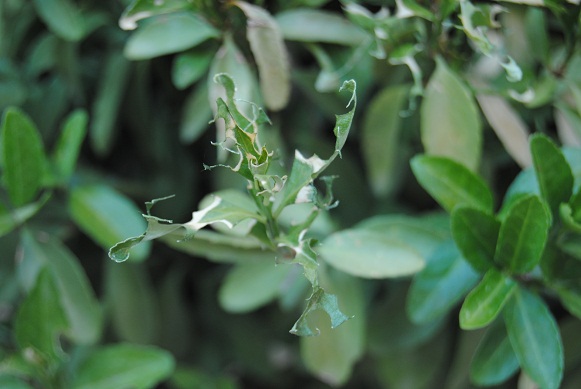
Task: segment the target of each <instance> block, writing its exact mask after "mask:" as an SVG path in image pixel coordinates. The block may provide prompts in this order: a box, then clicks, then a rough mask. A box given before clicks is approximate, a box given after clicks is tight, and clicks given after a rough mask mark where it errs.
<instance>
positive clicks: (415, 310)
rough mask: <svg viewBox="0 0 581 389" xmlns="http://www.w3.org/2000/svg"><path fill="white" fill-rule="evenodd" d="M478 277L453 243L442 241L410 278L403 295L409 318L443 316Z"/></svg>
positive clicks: (422, 319)
mask: <svg viewBox="0 0 581 389" xmlns="http://www.w3.org/2000/svg"><path fill="white" fill-rule="evenodd" d="M478 278H479V275H478V273H476V272H475V271H474V270H472V268H471V267H470V266H469V265H468V263H466V261H465V260H464V258H462V256H461V254H460V252H459V251H458V249H457V248H456V246H455V245H454V244H453V243H452V242H446V243H443V244H442V245H441V246H440V247H439V248H438V249H437V250H436V251H435V252H434V254H433V255H432V257H431V258H430V260H429V261H428V264H427V266H426V268H425V269H424V270H422V271H421V272H420V273H418V274H417V275H416V276H415V277H414V279H413V281H412V285H411V287H410V290H409V292H408V296H407V311H408V314H409V315H410V319H411V320H412V321H413V322H414V323H420V324H423V323H428V322H430V321H432V320H436V319H439V318H441V317H442V316H444V315H446V314H447V313H448V312H449V311H450V310H451V309H452V308H453V307H454V306H455V305H456V304H457V303H458V302H459V301H460V300H461V299H462V298H463V297H464V296H465V295H466V293H468V291H469V290H470V289H472V288H473V287H474V285H475V284H476V283H477V282H478Z"/></svg>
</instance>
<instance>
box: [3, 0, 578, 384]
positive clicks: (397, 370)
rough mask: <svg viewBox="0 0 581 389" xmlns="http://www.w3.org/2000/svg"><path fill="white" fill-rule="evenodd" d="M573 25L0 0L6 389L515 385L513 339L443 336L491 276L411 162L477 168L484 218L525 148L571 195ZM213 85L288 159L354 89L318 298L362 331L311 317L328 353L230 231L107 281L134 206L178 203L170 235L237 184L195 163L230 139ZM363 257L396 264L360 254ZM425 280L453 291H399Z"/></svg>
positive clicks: (348, 11)
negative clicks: (260, 114)
mask: <svg viewBox="0 0 581 389" xmlns="http://www.w3.org/2000/svg"><path fill="white" fill-rule="evenodd" d="M579 13H580V6H579V2H578V1H557V0H555V1H552V0H545V1H526V0H522V1H471V2H469V1H465V0H462V1H455V0H440V1H434V2H432V1H421V0H417V1H415V0H396V1H353V2H351V1H350V2H347V1H341V2H338V1H325V0H293V1H253V2H251V1H249V2H242V1H211V0H165V1H164V0H159V1H158V0H135V1H128V0H105V1H94V0H79V1H73V0H33V1H27V0H3V1H2V2H0V110H1V111H2V112H3V122H2V123H3V124H2V141H1V142H2V143H1V148H0V156H1V167H2V185H3V188H2V190H1V192H0V200H1V202H0V211H1V213H0V234H1V236H2V237H1V239H0V250H1V254H2V260H0V360H1V362H0V386H2V387H6V388H68V387H71V388H85V389H87V388H129V387H131V388H151V387H156V385H158V387H163V388H172V389H188V388H242V387H248V388H261V387H264V388H270V387H277V388H294V387H298V386H301V387H305V388H325V387H329V386H343V387H352V388H362V387H365V388H414V389H419V388H433V387H442V388H450V389H452V388H470V387H473V386H474V385H476V384H480V385H492V386H494V387H499V388H512V387H515V386H516V385H517V382H518V385H519V387H522V388H534V387H536V386H535V385H536V384H535V383H534V382H533V379H531V378H530V377H529V375H530V373H529V375H527V374H526V373H518V374H515V373H516V372H517V370H518V367H519V361H518V360H517V358H516V357H515V356H514V353H512V351H510V345H509V344H508V343H507V342H508V341H507V338H506V329H505V328H504V325H503V324H502V322H500V324H499V321H496V322H494V323H493V325H492V326H491V327H490V329H489V330H488V331H485V330H483V329H478V330H475V331H463V330H460V329H459V328H458V312H459V310H460V301H461V300H462V298H463V297H464V296H465V295H466V294H467V293H468V292H469V291H470V289H472V287H473V286H474V285H475V283H476V282H477V280H478V279H479V277H480V276H479V275H478V274H477V273H476V272H475V271H474V269H472V268H471V267H470V266H468V265H467V264H466V262H465V261H462V258H461V255H460V254H459V253H458V248H457V247H456V246H455V245H454V243H453V241H452V240H451V231H450V226H449V224H450V221H449V218H448V216H446V215H445V214H444V213H443V212H442V211H441V210H440V208H439V206H438V204H437V203H436V201H434V200H433V199H432V198H431V197H430V196H429V195H428V194H427V193H426V192H425V191H424V190H423V189H422V187H421V186H420V185H419V184H418V182H417V181H416V178H414V175H413V173H412V170H411V169H410V164H409V161H410V158H412V157H413V156H414V155H416V154H418V153H423V152H425V153H427V154H430V155H437V156H443V157H448V158H451V159H452V160H454V161H456V162H457V163H459V164H462V166H464V167H465V168H466V169H467V170H469V171H472V172H477V173H478V174H479V175H480V176H481V177H483V180H484V181H485V182H486V183H487V185H489V186H490V187H491V188H492V193H493V197H494V204H493V208H494V210H498V209H500V205H501V203H502V201H501V200H502V199H503V197H504V195H505V192H506V191H507V189H508V187H509V185H510V184H511V182H512V181H513V180H514V179H515V177H517V175H519V173H520V172H521V169H526V168H528V167H530V166H531V164H532V156H531V152H530V149H529V142H528V135H529V134H531V133H536V132H539V133H544V134H547V135H548V136H549V137H551V138H552V139H554V140H555V141H556V142H558V143H559V144H561V145H563V146H566V147H567V148H568V150H569V151H566V152H565V157H566V158H567V162H568V164H569V165H570V167H571V170H572V176H573V177H574V178H575V182H576V183H577V182H578V179H579V177H580V175H579V172H580V171H581V168H580V167H581V163H580V162H579V161H580V160H581V159H580V158H579V156H578V155H579V154H577V152H576V151H575V150H576V148H578V147H579V146H581V116H580V115H581V71H580V69H581V54H580V52H579V47H578V42H579V38H580V32H579V30H580V20H579ZM216 73H228V74H230V75H231V76H232V77H233V79H234V80H235V82H236V86H237V95H236V96H237V98H239V99H241V100H244V101H252V102H255V103H257V104H258V105H260V106H263V107H264V108H265V109H266V111H267V113H268V115H269V117H270V119H271V121H272V125H270V126H267V127H265V130H264V132H263V133H262V134H261V136H262V137H263V140H264V142H265V143H266V144H268V145H269V148H270V149H271V150H275V152H276V158H278V159H279V160H280V162H281V164H283V165H285V164H287V165H289V164H290V161H291V157H292V156H293V155H294V150H295V149H297V150H301V151H302V152H303V153H304V154H305V155H311V154H313V153H317V154H318V155H322V156H328V155H331V154H332V152H333V151H334V149H333V145H334V143H335V139H334V136H333V133H332V132H333V131H332V129H333V124H334V121H335V115H336V114H342V113H344V112H346V108H345V105H346V104H347V101H346V99H345V97H344V96H341V95H339V94H338V93H337V91H338V88H339V87H340V85H341V84H342V82H343V81H345V80H348V79H354V80H356V82H357V98H358V109H357V112H356V113H355V119H354V122H353V126H352V129H351V133H350V136H349V139H348V140H347V143H346V145H345V148H344V149H343V150H342V153H341V154H342V158H341V159H337V160H336V161H335V162H334V163H333V165H331V167H330V168H329V174H336V175H338V176H339V178H338V179H336V180H335V181H334V195H335V197H336V198H337V199H339V200H340V205H339V206H338V207H337V208H334V209H332V210H331V211H330V212H328V213H324V214H323V215H321V217H320V218H319V219H317V221H316V222H315V224H314V225H313V228H312V229H311V231H310V232H311V234H312V236H313V237H315V238H317V239H320V240H322V241H323V242H324V245H322V246H321V249H320V252H319V254H320V255H321V256H322V257H323V259H324V261H323V260H322V261H321V265H320V268H321V269H320V273H321V283H322V284H323V285H324V286H325V288H326V289H328V290H329V291H330V292H331V293H334V294H335V295H337V297H338V299H339V304H340V306H341V307H342V310H343V311H344V312H346V313H347V314H348V315H353V316H354V317H353V318H352V319H351V320H349V321H348V322H346V323H345V324H343V325H342V326H340V327H338V328H337V329H333V330H331V329H329V328H328V327H329V324H328V320H327V318H326V317H325V316H324V315H321V316H317V315H318V312H316V313H315V315H314V317H313V318H312V323H314V324H313V326H314V327H318V328H320V329H321V334H320V335H319V336H318V337H311V338H298V337H295V336H292V335H290V334H289V333H288V329H289V328H290V327H291V326H292V323H293V322H294V321H295V320H296V318H297V317H298V315H299V314H300V312H301V310H302V309H303V308H304V307H303V305H304V300H305V298H306V297H308V294H307V289H308V288H307V284H306V283H304V280H302V278H301V277H297V274H296V273H297V271H295V270H296V269H295V268H291V267H288V268H285V267H284V266H278V267H273V266H270V265H271V264H272V263H274V256H273V254H272V253H270V252H268V251H262V250H260V249H258V248H255V247H249V248H245V246H244V244H243V242H242V241H243V240H244V238H240V237H237V239H238V241H236V242H237V243H236V244H233V243H232V241H228V240H223V239H222V237H223V235H212V233H211V232H207V231H200V233H199V235H198V236H197V237H196V239H194V240H193V243H188V242H184V243H176V242H175V240H174V241H171V240H166V241H165V243H166V244H161V243H157V242H156V243H153V244H151V242H147V243H142V244H141V245H139V246H136V247H135V248H134V249H133V251H132V256H131V259H130V260H129V261H128V262H125V263H122V264H117V263H115V262H113V261H111V260H110V259H109V258H108V256H107V250H108V249H109V248H110V247H111V246H112V245H114V244H115V243H117V242H119V241H122V240H123V239H126V238H128V237H130V236H136V235H139V234H141V233H142V232H143V231H144V230H145V228H146V222H145V220H144V219H143V218H142V217H141V216H140V215H141V213H144V212H145V207H144V206H143V204H144V203H145V202H146V201H150V200H151V199H154V198H160V197H164V196H168V195H172V194H175V197H174V198H172V199H170V200H167V201H163V202H160V203H159V204H157V205H156V206H155V214H156V215H158V216H160V217H162V218H165V219H172V220H176V221H178V222H185V221H187V220H189V217H190V214H191V212H192V211H195V210H196V209H198V204H199V203H200V201H201V200H202V199H203V198H204V197H205V196H206V195H207V194H208V193H211V192H215V191H219V190H226V189H238V190H244V189H245V182H244V180H242V179H240V178H239V177H238V176H236V175H235V174H234V173H232V172H231V171H229V170H228V169H218V168H217V169H213V170H212V171H208V170H206V169H205V165H216V164H219V163H224V162H225V160H226V158H227V157H226V156H225V155H224V154H223V153H222V152H221V150H220V149H219V148H216V147H215V146H213V145H212V142H216V141H221V140H223V137H224V133H223V131H224V129H223V128H221V127H220V123H217V124H214V123H211V124H210V123H209V122H210V120H212V118H213V117H214V114H215V109H216V104H215V101H216V98H217V97H219V96H222V93H223V92H222V89H221V86H220V85H218V84H216V83H214V82H213V77H214V75H215V74H216ZM249 107H250V106H249ZM551 155H553V154H551ZM289 166H290V165H289ZM528 171H529V172H530V171H532V170H531V169H529V170H528ZM529 176H530V174H529ZM519 177H522V174H521V175H519ZM523 181H526V179H521V182H523ZM527 182H528V181H527ZM523 187H526V182H525V184H524V186H523V185H521V186H520V187H519V188H520V189H522V188H523ZM575 188H578V185H575ZM527 190H528V189H527ZM527 190H523V191H525V192H526V191H527ZM530 191H531V192H532V191H534V190H532V189H531V190H530ZM430 193H431V192H430ZM432 194H433V193H432ZM434 197H436V199H437V200H438V201H439V202H440V204H442V202H441V201H440V200H439V199H438V197H437V196H434ZM565 200H567V199H565ZM573 205H575V204H573ZM444 208H446V207H445V206H444ZM303 211H304V210H301V209H300V207H297V208H296V210H294V212H293V211H292V210H291V212H289V214H288V215H284V214H283V215H282V216H281V218H283V219H284V218H286V223H288V224H290V223H291V222H292V220H293V217H296V215H297V214H300V213H301V212H303ZM579 216H580V215H577V214H576V215H575V217H579ZM354 226H355V227H354ZM217 230H218V232H223V231H220V228H219V227H217ZM370 231H373V233H372V232H370ZM578 232H579V231H576V232H574V233H571V234H570V235H567V237H566V238H567V239H568V240H567V242H566V246H563V247H566V250H568V251H567V252H568V253H569V254H571V256H572V257H574V258H573V260H572V262H571V261H570V262H567V266H570V267H568V268H567V269H569V270H571V273H570V275H572V276H571V279H568V280H567V283H566V284H559V287H560V288H561V289H559V290H561V292H562V293H561V294H560V296H561V297H560V299H562V300H566V301H567V303H564V302H563V301H561V300H560V299H559V298H558V297H556V295H555V294H554V293H551V291H547V290H545V289H543V287H544V286H543V285H539V286H538V288H537V289H539V293H540V295H542V296H543V297H544V301H545V302H546V304H547V306H548V307H549V308H550V310H551V312H552V313H551V315H552V316H551V317H554V318H555V319H556V323H558V326H559V331H558V332H559V333H560V334H561V335H560V336H561V338H562V342H561V341H559V342H560V343H559V347H561V346H562V347H563V348H564V355H565V364H564V367H563V366H560V367H559V369H560V371H559V372H556V373H554V374H553V373H550V372H549V373H547V375H548V376H549V381H551V380H552V381H551V382H552V384H547V385H548V386H547V387H553V386H551V385H553V384H554V382H557V385H559V384H560V383H561V378H560V376H559V374H563V373H562V371H564V378H563V380H562V387H563V388H574V387H576V386H575V385H577V383H578V382H579V379H581V376H580V374H579V373H580V371H581V370H580V369H579V366H580V364H581V353H580V352H579V350H581V348H579V347H578V345H579V342H581V338H580V337H579V333H580V332H579V329H581V324H580V323H579V321H578V319H576V318H574V317H575V316H577V317H579V315H580V312H581V308H579V307H580V306H581V293H579V290H581V285H580V284H579V275H581V272H579V271H578V270H579V265H578V262H579V259H578V258H579V257H580V255H579V253H580V251H579V244H578ZM576 234H577V235H576ZM230 238H231V237H230ZM220 239H222V240H220ZM232 239H235V238H232ZM241 242H242V243H241ZM361 242H363V243H361ZM358 244H359V246H362V248H361V247H359V246H358ZM561 249H563V250H565V248H559V250H561ZM375 256H378V257H379V258H380V259H382V258H383V259H385V258H387V262H385V263H386V265H382V264H380V265H377V264H376V263H368V262H365V260H363V262H362V263H363V264H358V263H356V262H353V260H355V259H358V258H362V259H365V258H374V257H375ZM434 258H435V259H434ZM454 258H456V259H458V258H460V259H458V261H459V262H458V263H459V264H458V266H456V267H454V268H453V269H454V272H451V271H449V270H450V269H452V267H450V266H451V265H449V267H446V266H448V265H445V264H444V263H446V262H447V261H448V262H449V260H450V261H455V260H456V259H454ZM398 261H399V262H398ZM354 263H355V264H354ZM426 263H427V264H428V265H429V264H440V265H441V266H443V268H442V269H443V270H441V271H440V270H438V268H436V269H434V265H432V267H431V270H430V271H432V273H426V272H423V273H418V274H424V275H423V276H421V277H423V278H421V277H420V279H421V280H424V281H414V282H416V283H417V284H421V282H424V284H421V285H424V286H425V283H426V281H425V279H426V278H429V277H435V280H436V284H437V283H438V281H440V280H445V282H444V281H442V283H441V285H444V286H445V287H441V288H439V289H438V288H436V287H435V286H434V285H432V286H431V287H430V286H427V288H428V290H427V291H425V290H424V292H425V294H424V295H422V293H424V292H421V291H420V292H418V291H417V289H418V288H419V286H414V285H413V284H412V279H413V277H412V275H413V274H414V273H417V272H419V271H420V270H422V269H424V268H425V269H428V268H430V267H429V266H427V267H426ZM454 263H456V262H454ZM241 264H242V265H241ZM442 264H444V265H442ZM563 266H565V265H563ZM436 267H437V266H436ZM439 271H440V273H438V272H439ZM434 274H436V275H435V276H434ZM527 276H528V275H527ZM532 277H533V278H535V275H534V272H533V276H532ZM524 278H525V277H524V276H523V279H519V282H520V281H522V282H526V281H527V280H525V279H524ZM557 278H558V276H557ZM410 285H412V286H411V287H412V288H415V289H416V291H415V292H414V293H415V294H413V296H412V297H408V290H409V289H410ZM535 285H536V284H535ZM430 288H431V289H430ZM557 289H558V288H557ZM563 290H564V292H563ZM523 293H524V292H523ZM523 296H524V297H522V296H521V298H522V299H523V300H527V299H529V300H530V299H533V300H534V299H535V298H534V297H530V296H529V295H528V294H526V293H524V294H523ZM527 296H528V297H527ZM535 296H536V294H535ZM563 296H566V297H563ZM529 297H530V298H529ZM414 298H415V299H416V300H414ZM406 299H407V301H406ZM418 299H419V300H418ZM527 301H528V300H527ZM536 301H537V300H534V301H533V303H532V304H535V302H536ZM539 301H540V300H539ZM431 303H433V304H431ZM539 304H541V305H542V304H543V303H539ZM540 309H541V311H542V309H544V308H540ZM543 312H544V311H543ZM543 314H544V313H543ZM483 338H489V339H493V341H492V342H497V344H496V345H493V346H490V344H491V342H490V341H489V342H488V343H482V342H481V340H482V339H483ZM479 343H480V344H481V346H480V348H479V346H478V345H479ZM482 344H484V345H485V346H486V345H487V346H486V347H488V349H486V350H484V351H483V349H485V348H486V347H485V346H482ZM513 347H514V346H513ZM477 349H478V350H479V351H477ZM491 350H492V351H491ZM494 350H502V353H501V355H502V356H503V358H501V359H502V360H494V359H493V357H492V356H491V355H490V354H491V353H493V351H494ZM507 350H508V351H507ZM559 352H561V353H562V351H561V349H559ZM475 355H476V356H475ZM473 359H474V360H475V362H473V363H472V367H471V361H472V360H473ZM520 363H521V364H522V363H523V362H522V361H520ZM540 363H541V364H543V363H544V362H543V361H540ZM548 365H551V362H549V363H548ZM555 380H556V381H555Z"/></svg>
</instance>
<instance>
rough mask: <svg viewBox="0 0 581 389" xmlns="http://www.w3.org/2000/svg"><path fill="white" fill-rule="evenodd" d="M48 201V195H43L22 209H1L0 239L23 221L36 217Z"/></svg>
mask: <svg viewBox="0 0 581 389" xmlns="http://www.w3.org/2000/svg"><path fill="white" fill-rule="evenodd" d="M49 199H50V194H45V195H44V196H42V197H41V199H40V200H38V201H37V202H34V203H30V204H27V205H25V206H23V207H20V208H16V209H14V210H10V211H8V210H5V209H2V211H1V212H0V237H2V236H4V235H7V234H8V233H9V232H11V231H13V230H14V229H15V228H17V227H18V226H20V225H21V224H23V223H24V222H25V221H27V220H28V219H30V218H31V217H33V216H34V215H36V214H37V212H38V211H40V210H41V209H42V207H43V206H44V205H45V204H46V202H47V201H48V200H49ZM0 208H3V207H0Z"/></svg>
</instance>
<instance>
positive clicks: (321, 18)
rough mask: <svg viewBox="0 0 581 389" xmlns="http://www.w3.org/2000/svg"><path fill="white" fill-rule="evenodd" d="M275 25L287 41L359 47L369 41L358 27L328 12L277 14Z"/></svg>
mask: <svg viewBox="0 0 581 389" xmlns="http://www.w3.org/2000/svg"><path fill="white" fill-rule="evenodd" d="M276 23H277V24H278V25H279V27H280V29H281V31H282V34H283V36H284V38H285V39H288V40H296V41H301V42H321V43H335V44H340V45H347V46H359V45H361V44H363V43H364V42H365V41H366V40H367V39H369V38H368V37H367V35H366V34H365V32H363V30H361V29H360V28H359V27H357V26H355V25H354V24H352V23H351V22H350V21H348V20H347V19H345V18H343V17H341V16H339V15H338V14H337V13H334V12H329V11H323V10H316V9H307V8H295V9H292V10H288V11H284V12H281V13H279V14H277V15H276Z"/></svg>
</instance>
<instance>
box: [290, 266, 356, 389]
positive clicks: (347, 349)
mask: <svg viewBox="0 0 581 389" xmlns="http://www.w3.org/2000/svg"><path fill="white" fill-rule="evenodd" d="M321 279H322V285H323V287H324V288H325V289H326V290H328V291H329V292H331V293H333V294H335V295H337V299H338V300H339V302H340V304H341V308H342V309H343V310H344V311H345V312H348V313H349V314H350V315H354V316H355V317H356V318H357V319H356V320H355V319H354V320H349V321H348V322H346V323H344V324H342V325H341V326H340V327H338V328H334V329H332V330H329V329H327V330H323V331H321V333H320V334H319V336H311V337H303V338H301V341H300V348H301V356H302V359H303V361H304V362H305V366H306V368H307V369H308V370H309V371H311V372H312V373H313V374H315V375H316V376H317V377H319V379H321V380H322V381H324V382H326V383H328V384H330V385H340V384H342V383H344V382H346V381H347V380H348V379H349V377H350V375H351V370H352V368H353V365H354V364H355V362H357V360H358V359H359V358H360V357H361V356H362V354H363V351H364V346H365V295H364V291H363V288H362V283H361V281H360V280H358V279H357V278H354V277H351V276H349V275H346V274H341V273H336V274H330V275H328V276H327V277H321ZM311 319H312V321H313V326H315V327H317V328H326V327H327V326H328V324H327V323H328V322H329V320H328V318H327V317H325V316H324V315H323V314H322V313H320V312H314V313H313V315H312V317H311Z"/></svg>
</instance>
